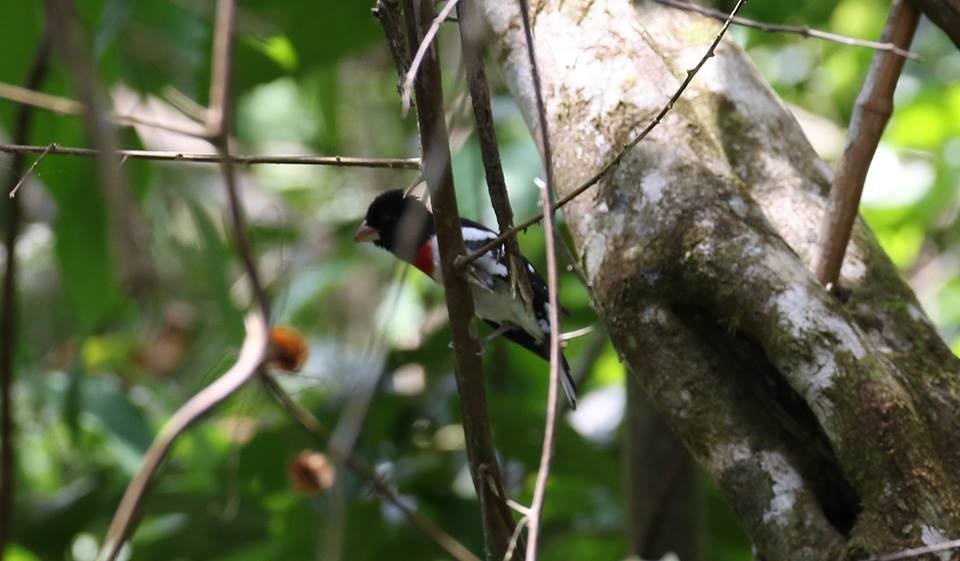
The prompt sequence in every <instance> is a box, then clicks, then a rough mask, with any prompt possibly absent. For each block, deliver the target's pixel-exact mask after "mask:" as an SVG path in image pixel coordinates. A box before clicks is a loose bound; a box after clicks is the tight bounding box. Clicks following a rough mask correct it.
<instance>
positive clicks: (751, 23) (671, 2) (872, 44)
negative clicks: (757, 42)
mask: <svg viewBox="0 0 960 561" xmlns="http://www.w3.org/2000/svg"><path fill="white" fill-rule="evenodd" d="M654 1H655V2H657V3H658V4H663V5H664V6H670V7H672V8H677V9H680V10H687V11H689V12H696V13H698V14H700V15H704V16H707V17H711V18H714V19H718V20H720V21H723V20H724V19H726V17H727V13H726V12H723V11H721V10H714V9H713V8H707V7H704V6H700V5H698V4H692V3H690V2H684V1H683V0H654ZM733 23H734V24H735V25H742V26H743V27H751V28H753V29H758V30H760V31H765V32H767V33H793V34H796V35H800V36H801V37H813V38H815V39H823V40H824V41H831V42H833V43H840V44H842V45H849V46H851V47H864V48H867V49H874V50H877V51H889V52H892V53H896V54H898V55H900V56H904V57H907V58H910V59H918V58H920V57H919V55H917V53H914V52H911V51H908V50H905V49H901V48H900V47H898V46H896V45H894V44H893V43H889V42H887V43H882V42H879V41H868V40H866V39H857V38H855V37H847V36H846V35H840V34H838V33H830V32H829V31H821V30H819V29H812V28H810V27H807V26H805V25H783V24H778V23H764V22H762V21H755V20H752V19H747V18H743V17H740V16H737V17H735V18H733Z"/></svg>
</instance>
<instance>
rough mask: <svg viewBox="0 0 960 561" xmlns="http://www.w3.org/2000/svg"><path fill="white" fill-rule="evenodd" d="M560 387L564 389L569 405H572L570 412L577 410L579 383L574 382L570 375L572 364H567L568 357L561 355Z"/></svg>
mask: <svg viewBox="0 0 960 561" xmlns="http://www.w3.org/2000/svg"><path fill="white" fill-rule="evenodd" d="M560 387H561V388H563V394H564V395H565V396H566V397H567V403H569V404H570V410H571V411H576V409H577V383H576V382H574V381H573V376H572V375H571V374H570V364H569V363H567V357H565V356H563V353H560Z"/></svg>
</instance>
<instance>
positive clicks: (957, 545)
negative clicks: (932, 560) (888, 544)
mask: <svg viewBox="0 0 960 561" xmlns="http://www.w3.org/2000/svg"><path fill="white" fill-rule="evenodd" d="M952 549H960V540H953V541H949V542H943V543H935V544H933V545H927V546H924V547H915V548H913V549H905V550H903V551H898V552H896V553H887V554H886V555H874V556H871V557H868V558H866V559H865V560H864V561H900V560H901V559H912V558H914V557H920V556H921V555H926V554H928V553H938V552H941V551H950V550H952Z"/></svg>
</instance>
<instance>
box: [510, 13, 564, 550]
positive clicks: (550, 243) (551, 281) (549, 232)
mask: <svg viewBox="0 0 960 561" xmlns="http://www.w3.org/2000/svg"><path fill="white" fill-rule="evenodd" d="M519 2H520V17H521V19H522V20H523V34H524V37H525V39H526V43H527V58H528V60H529V62H530V74H531V78H532V81H533V91H534V94H535V97H536V101H537V118H538V121H539V125H540V127H539V128H540V148H541V150H542V152H543V167H544V170H545V172H546V182H545V183H544V184H543V185H538V186H539V187H541V189H540V192H541V200H542V201H543V208H544V211H543V235H544V237H545V238H546V246H547V247H546V250H547V294H548V300H549V302H550V310H549V312H548V314H547V315H548V320H549V322H550V383H549V386H548V390H547V418H546V421H545V426H544V429H543V445H542V447H541V450H540V469H538V470H537V481H536V483H535V484H534V487H533V501H532V503H531V504H530V515H529V516H528V517H527V555H526V559H527V561H537V559H538V557H539V548H540V516H541V515H542V513H543V504H544V502H545V501H546V497H547V482H548V481H549V480H550V466H551V464H552V463H553V450H554V447H555V446H556V442H557V421H558V419H559V412H560V371H559V367H560V306H559V304H558V302H557V285H558V284H559V279H558V278H557V248H556V244H557V241H556V237H555V233H556V232H555V231H554V228H553V218H554V213H555V212H556V207H555V203H554V199H555V196H554V187H555V185H556V184H555V182H554V175H553V153H552V150H551V148H550V130H549V128H548V125H547V109H546V106H545V105H544V103H543V86H542V85H541V83H540V70H539V69H538V68H537V56H536V50H535V49H534V43H533V29H532V26H531V25H530V6H529V5H528V4H527V0H519Z"/></svg>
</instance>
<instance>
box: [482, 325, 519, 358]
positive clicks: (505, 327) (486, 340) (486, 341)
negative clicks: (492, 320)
mask: <svg viewBox="0 0 960 561" xmlns="http://www.w3.org/2000/svg"><path fill="white" fill-rule="evenodd" d="M511 329H513V326H512V325H510V324H509V323H501V324H500V325H499V326H498V327H497V328H496V329H494V330H493V331H492V332H491V333H490V334H489V335H487V336H486V337H483V338H481V339H480V352H478V353H477V355H479V356H483V353H484V352H486V350H487V345H489V344H490V343H492V342H493V340H494V339H496V338H497V337H499V336H501V335H503V334H504V333H506V332H507V331H510V330H511Z"/></svg>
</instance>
